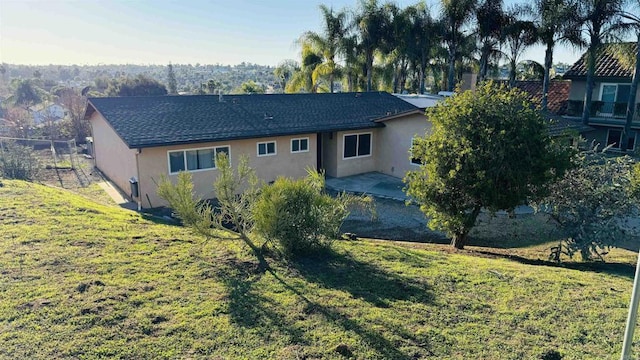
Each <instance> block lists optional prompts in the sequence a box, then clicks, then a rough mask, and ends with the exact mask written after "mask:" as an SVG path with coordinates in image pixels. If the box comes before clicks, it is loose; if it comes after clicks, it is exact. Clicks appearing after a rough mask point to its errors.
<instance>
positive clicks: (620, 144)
mask: <svg viewBox="0 0 640 360" xmlns="http://www.w3.org/2000/svg"><path fill="white" fill-rule="evenodd" d="M611 130H615V131H620V139H619V140H618V142H617V143H616V145H617V146H612V147H611V149H612V150H617V151H621V149H622V132H623V131H624V129H622V128H615V129H607V140H606V141H607V142H608V141H609V133H610V132H611ZM630 132H632V133H633V147H632V148H631V149H627V150H628V151H635V150H636V142H637V141H638V132H637V131H634V130H630ZM627 141H629V138H627ZM607 146H609V145H607Z"/></svg>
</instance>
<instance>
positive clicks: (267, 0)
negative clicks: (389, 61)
mask: <svg viewBox="0 0 640 360" xmlns="http://www.w3.org/2000/svg"><path fill="white" fill-rule="evenodd" d="M381 2H382V1H381ZM395 2H396V4H398V5H399V6H403V7H404V6H406V5H410V4H414V3H416V2H418V0H396V1H395ZM505 2H506V3H507V5H508V4H511V3H513V2H515V0H506V1H505ZM427 3H429V4H435V3H436V2H435V0H429V1H427ZM319 4H325V5H327V6H333V7H334V8H336V9H341V8H343V7H350V8H355V6H356V4H357V2H356V0H209V1H206V0H183V1H177V0H174V1H171V0H153V1H152V0H128V1H122V0H73V1H71V0H0V62H6V63H15V64H79V65H83V64H100V63H102V64H125V63H128V64H167V63H169V62H172V63H174V64H188V63H190V64H195V63H201V64H215V63H220V64H230V65H233V64H238V63H240V62H242V61H245V62H251V63H257V64H263V65H276V64H277V63H278V62H280V61H281V60H283V59H298V58H299V56H298V52H299V50H298V48H297V47H296V46H295V40H296V39H297V38H298V37H299V36H300V34H302V33H303V32H305V31H307V30H313V31H320V30H321V15H320V10H319V9H318V5H319ZM436 9H437V8H436V5H434V9H433V10H434V11H433V12H434V14H435V10H436ZM579 56H580V52H576V51H573V50H570V49H566V48H563V47H559V48H557V49H556V51H555V54H554V57H555V58H554V62H561V61H562V62H569V63H572V62H574V61H575V60H576V59H577V58H578V57H579ZM543 58H544V51H543V49H542V48H541V47H534V48H532V49H531V50H529V51H527V53H525V55H524V56H523V58H522V60H525V59H531V60H536V61H538V62H542V60H543Z"/></svg>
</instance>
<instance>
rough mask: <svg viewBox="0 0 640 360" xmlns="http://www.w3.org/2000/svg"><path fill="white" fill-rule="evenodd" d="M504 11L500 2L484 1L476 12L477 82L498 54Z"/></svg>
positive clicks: (500, 0) (485, 73) (497, 0)
mask: <svg viewBox="0 0 640 360" xmlns="http://www.w3.org/2000/svg"><path fill="white" fill-rule="evenodd" d="M504 16H505V14H504V11H503V9H502V0H484V1H483V2H482V3H480V5H479V6H478V10H477V11H476V35H477V37H478V41H479V43H480V44H479V48H480V71H479V72H478V81H479V82H481V81H484V80H486V78H487V72H488V71H489V61H490V60H491V58H496V57H498V56H499V54H500V35H501V34H502V27H503V25H504V24H503V23H504V21H503V19H504Z"/></svg>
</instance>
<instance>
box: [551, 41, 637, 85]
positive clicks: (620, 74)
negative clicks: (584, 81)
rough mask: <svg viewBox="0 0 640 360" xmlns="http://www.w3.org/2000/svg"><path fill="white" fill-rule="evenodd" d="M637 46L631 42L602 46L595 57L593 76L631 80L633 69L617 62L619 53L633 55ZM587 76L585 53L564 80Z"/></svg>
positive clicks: (565, 75)
mask: <svg viewBox="0 0 640 360" xmlns="http://www.w3.org/2000/svg"><path fill="white" fill-rule="evenodd" d="M636 48H637V45H636V43H633V42H625V43H609V44H603V45H602V48H601V49H600V51H599V52H598V55H597V56H596V72H595V76H596V77H599V78H631V76H632V75H633V69H632V68H630V67H629V66H624V65H623V64H622V62H621V61H620V60H619V55H618V53H619V52H620V51H623V52H629V53H632V54H635V52H636ZM586 76H587V53H586V52H585V53H584V54H583V55H582V57H580V59H579V60H578V61H577V62H576V63H575V64H573V66H571V68H570V69H569V70H568V71H567V72H566V73H565V74H564V76H563V78H564V79H576V78H582V77H586Z"/></svg>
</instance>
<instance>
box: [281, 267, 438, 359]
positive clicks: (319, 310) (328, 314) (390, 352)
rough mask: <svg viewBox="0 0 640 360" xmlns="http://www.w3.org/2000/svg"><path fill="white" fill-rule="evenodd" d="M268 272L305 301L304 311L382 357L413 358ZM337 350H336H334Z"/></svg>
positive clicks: (423, 347)
mask: <svg viewBox="0 0 640 360" xmlns="http://www.w3.org/2000/svg"><path fill="white" fill-rule="evenodd" d="M269 273H270V274H271V275H273V277H274V278H275V279H276V280H277V281H278V282H279V283H281V284H282V285H283V286H284V287H285V288H287V289H288V290H290V291H291V292H293V293H294V294H295V295H297V296H298V298H299V299H300V300H301V301H303V302H304V303H305V312H306V313H308V314H313V313H315V314H321V315H322V316H324V317H325V319H326V320H327V321H329V322H331V323H333V324H335V325H338V326H340V327H341V328H342V329H344V330H345V331H351V332H353V333H355V334H357V335H358V336H359V337H360V339H361V340H362V341H363V342H364V343H366V344H367V345H368V346H369V347H371V348H372V349H375V351H376V352H377V353H378V354H379V355H380V356H381V357H382V358H383V359H401V360H404V359H407V360H409V359H414V358H415V356H410V355H408V354H405V353H404V352H402V351H400V350H399V349H398V344H397V343H394V342H391V341H389V340H388V339H387V338H385V337H384V336H383V335H382V334H380V333H379V332H377V331H375V330H372V329H371V328H367V327H365V326H363V325H362V324H360V323H358V322H357V321H355V320H353V319H351V318H350V317H348V316H346V315H344V314H342V313H340V312H339V311H337V310H335V309H334V308H332V307H328V306H324V305H322V304H319V303H316V302H313V301H311V300H309V299H308V298H307V297H306V296H305V295H304V294H302V293H301V292H300V291H298V289H296V288H295V287H293V286H291V285H289V284H288V283H287V282H286V281H284V280H283V279H282V278H281V277H280V276H278V274H277V273H276V272H275V271H272V270H270V271H269ZM398 335H399V336H402V338H403V340H405V341H407V342H409V343H411V344H413V345H414V346H417V347H420V348H421V350H422V351H423V352H424V353H425V354H427V355H430V354H432V352H431V350H430V349H429V346H428V345H425V344H419V342H418V340H417V339H415V337H414V336H412V335H411V334H409V333H408V332H406V331H403V332H402V334H398ZM336 351H338V350H336ZM341 354H342V355H343V356H345V357H347V358H353V357H357V356H355V355H354V354H353V353H352V352H351V350H350V349H348V348H346V349H345V350H344V351H343V352H341Z"/></svg>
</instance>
